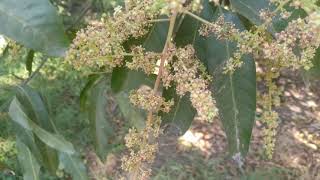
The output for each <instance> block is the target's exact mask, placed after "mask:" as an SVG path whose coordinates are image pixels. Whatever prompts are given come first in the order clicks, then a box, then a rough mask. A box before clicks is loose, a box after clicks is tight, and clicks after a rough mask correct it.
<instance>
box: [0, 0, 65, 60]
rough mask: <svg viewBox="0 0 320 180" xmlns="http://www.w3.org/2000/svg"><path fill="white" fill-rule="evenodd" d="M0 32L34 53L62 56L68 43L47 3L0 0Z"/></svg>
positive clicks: (43, 1)
mask: <svg viewBox="0 0 320 180" xmlns="http://www.w3.org/2000/svg"><path fill="white" fill-rule="evenodd" d="M0 23H1V24H2V26H0V33H1V34H3V35H5V36H7V37H9V38H11V39H14V40H15V41H17V42H19V43H21V44H23V45H25V46H26V47H28V48H30V49H33V50H35V51H40V52H43V53H45V54H48V55H49V56H64V54H65V50H66V49H67V46H68V40H67V38H66V36H65V34H64V29H63V25H62V21H61V19H60V18H59V17H58V15H57V12H56V10H55V7H54V6H53V5H52V4H51V3H50V2H49V1H48V0H40V1H39V0H2V1H1V2H0Z"/></svg>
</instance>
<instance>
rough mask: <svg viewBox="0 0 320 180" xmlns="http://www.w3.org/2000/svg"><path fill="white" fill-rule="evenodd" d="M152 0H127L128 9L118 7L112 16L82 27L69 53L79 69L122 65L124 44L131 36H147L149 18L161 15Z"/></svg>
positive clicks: (68, 58)
mask: <svg viewBox="0 0 320 180" xmlns="http://www.w3.org/2000/svg"><path fill="white" fill-rule="evenodd" d="M152 7H153V1H152V0H126V1H125V8H124V9H123V8H122V7H121V6H119V7H116V8H115V10H114V13H113V16H108V17H106V18H105V19H102V20H101V22H97V23H93V24H91V25H89V26H88V27H87V28H86V29H84V30H80V31H79V32H78V33H77V36H76V38H75V39H74V40H73V43H72V45H71V48H70V49H69V51H68V53H67V60H69V61H70V62H71V63H72V64H73V65H74V66H75V67H76V68H80V67H82V66H84V67H102V66H105V67H107V69H109V70H111V69H112V68H114V67H117V66H121V65H122V64H123V58H124V56H126V52H125V50H124V48H123V46H122V44H123V43H124V42H125V41H126V40H127V39H128V38H130V37H134V38H138V37H141V36H143V35H145V34H146V33H147V32H148V31H147V29H148V28H147V27H148V26H150V25H151V23H150V22H149V21H150V20H152V19H154V18H155V17H157V16H158V14H159V13H157V11H156V10H153V8H152Z"/></svg>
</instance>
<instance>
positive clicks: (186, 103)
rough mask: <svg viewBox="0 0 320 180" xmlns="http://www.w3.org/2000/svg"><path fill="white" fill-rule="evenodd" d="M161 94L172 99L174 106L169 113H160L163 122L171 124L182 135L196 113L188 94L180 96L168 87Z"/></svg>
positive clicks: (167, 98)
mask: <svg viewBox="0 0 320 180" xmlns="http://www.w3.org/2000/svg"><path fill="white" fill-rule="evenodd" d="M163 96H164V97H165V98H166V100H171V99H173V100H174V106H173V107H172V108H171V110H170V112H169V113H164V114H163V115H162V122H163V123H164V124H168V123H170V124H171V125H172V124H173V125H174V126H175V127H176V128H177V129H178V130H179V133H180V135H183V134H184V133H185V132H186V131H187V130H188V129H189V128H190V126H191V123H192V121H193V119H194V116H195V115H196V110H195V109H194V108H193V106H192V104H191V101H190V97H189V95H184V96H183V97H180V96H178V95H177V94H176V92H175V89H174V88H169V89H167V90H164V91H163Z"/></svg>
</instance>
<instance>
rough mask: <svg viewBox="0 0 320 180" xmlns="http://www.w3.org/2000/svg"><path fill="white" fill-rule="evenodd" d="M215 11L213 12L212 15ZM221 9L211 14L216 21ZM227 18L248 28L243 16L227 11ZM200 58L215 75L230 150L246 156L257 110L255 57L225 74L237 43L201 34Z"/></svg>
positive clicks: (247, 58)
mask: <svg viewBox="0 0 320 180" xmlns="http://www.w3.org/2000/svg"><path fill="white" fill-rule="evenodd" d="M210 14H211V15H210ZM218 16H220V13H219V12H216V13H215V14H213V11H211V13H209V14H208V16H207V17H206V19H208V20H213V19H215V18H217V17H218ZM224 17H225V20H226V21H229V22H232V23H234V24H235V25H236V27H237V28H238V29H242V30H243V29H244V27H243V25H242V24H241V21H240V19H239V18H238V17H237V16H236V15H235V14H232V13H231V12H225V14H224ZM195 48H196V51H197V54H198V57H199V58H200V59H201V60H202V61H203V62H204V63H205V64H206V66H207V68H208V71H209V73H210V74H211V75H213V77H214V81H213V86H212V90H213V94H214V96H215V99H216V103H217V107H218V109H219V115H220V119H221V121H222V124H223V126H224V129H225V132H226V134H227V138H228V144H229V149H230V153H231V154H232V155H235V154H238V153H241V154H242V155H245V154H246V153H247V151H248V148H249V144H250V138H251V133H252V127H253V124H254V119H255V109H256V79H255V78H256V74H255V73H256V71H255V64H254V61H253V60H252V58H251V57H249V56H245V57H244V58H243V59H242V61H243V65H242V66H241V68H239V69H237V70H236V71H235V72H234V73H233V74H231V73H228V74H225V73H223V67H224V66H225V64H226V62H227V60H228V59H229V58H230V57H231V56H232V54H233V52H234V51H235V49H236V45H235V44H234V43H230V42H226V41H223V40H217V39H216V38H215V37H214V36H210V37H208V38H204V37H198V38H197V39H196V41H195Z"/></svg>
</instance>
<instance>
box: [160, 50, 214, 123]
mask: <svg viewBox="0 0 320 180" xmlns="http://www.w3.org/2000/svg"><path fill="white" fill-rule="evenodd" d="M172 52H174V56H172V59H169V60H168V65H167V66H166V67H165V69H164V73H163V84H164V86H165V87H169V86H171V85H172V84H175V85H176V91H177V94H178V95H180V96H184V95H186V94H187V93H190V100H191V103H192V105H193V107H194V108H195V109H196V110H197V115H198V117H199V119H201V120H207V121H211V120H212V119H213V118H214V117H215V116H216V115H217V113H218V109H217V108H216V106H215V100H214V98H213V97H212V94H211V91H210V90H209V88H208V85H209V82H210V80H211V78H210V76H209V75H208V74H207V73H206V72H205V67H204V66H203V65H202V64H201V62H200V60H198V59H197V58H196V56H195V50H194V48H193V47H192V45H187V46H186V47H184V48H178V49H176V50H175V51H172Z"/></svg>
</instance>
